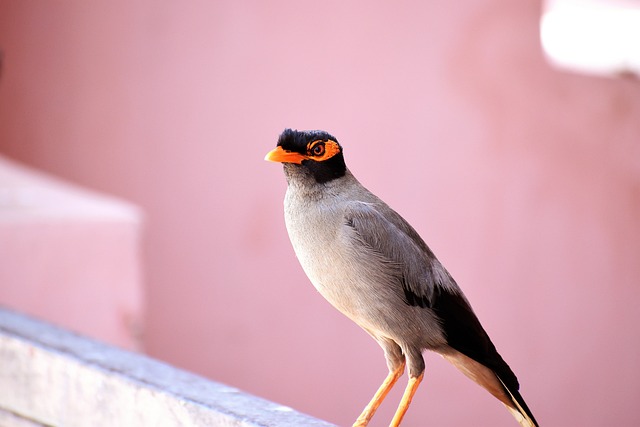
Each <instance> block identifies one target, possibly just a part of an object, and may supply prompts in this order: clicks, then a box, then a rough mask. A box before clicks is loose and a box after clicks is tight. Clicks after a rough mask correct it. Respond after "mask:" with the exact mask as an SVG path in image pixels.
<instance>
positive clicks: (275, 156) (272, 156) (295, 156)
mask: <svg viewBox="0 0 640 427" xmlns="http://www.w3.org/2000/svg"><path fill="white" fill-rule="evenodd" d="M264 159H265V160H267V161H270V162H280V163H296V164H298V165H299V164H300V163H302V161H303V160H306V159H308V157H307V156H303V155H302V154H300V153H296V152H293V151H287V150H284V149H283V148H282V147H276V148H274V149H273V150H271V151H269V152H268V153H267V155H266V156H265V158H264Z"/></svg>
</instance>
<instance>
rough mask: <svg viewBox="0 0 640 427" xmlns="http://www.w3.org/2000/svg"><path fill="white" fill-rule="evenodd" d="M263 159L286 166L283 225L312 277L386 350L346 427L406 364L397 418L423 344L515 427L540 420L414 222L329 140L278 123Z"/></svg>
mask: <svg viewBox="0 0 640 427" xmlns="http://www.w3.org/2000/svg"><path fill="white" fill-rule="evenodd" d="M265 160H269V161H273V162H280V163H283V165H284V173H285V176H286V179H287V183H288V187H287V193H286V196H285V199H284V214H285V223H286V227H287V231H288V233H289V238H290V239H291V243H292V245H293V249H294V250H295V253H296V255H297V257H298V260H299V261H300V264H301V265H302V268H303V269H304V271H305V273H306V274H307V276H308V277H309V279H310V280H311V283H313V285H314V286H315V288H316V289H317V290H318V291H319V292H320V294H322V296H324V297H325V298H326V299H327V301H329V302H330V303H331V304H332V305H333V306H334V307H335V308H337V309H338V310H339V311H341V312H342V313H343V314H345V315H346V316H347V317H349V318H350V319H351V320H353V321H354V322H355V323H357V324H358V325H359V326H360V327H362V328H363V329H364V330H365V331H367V332H368V333H369V334H370V335H371V336H372V337H373V339H375V340H376V341H377V342H378V344H380V346H381V347H382V350H383V351H384V356H385V358H386V360H387V366H388V368H389V374H388V375H387V377H386V378H385V380H384V382H383V383H382V385H381V386H380V388H379V389H378V391H377V392H376V393H375V395H374V396H373V398H372V400H371V402H369V404H368V405H367V406H366V407H365V408H364V411H363V412H362V414H361V415H360V416H359V417H358V419H357V420H356V422H355V423H354V426H366V425H367V424H368V423H369V421H370V420H371V418H372V417H373V415H374V413H375V411H376V409H377V408H378V407H379V406H380V403H381V402H382V401H383V400H384V398H385V397H386V396H387V393H389V391H390V390H391V388H392V387H393V385H394V384H395V383H396V381H397V380H398V378H400V376H402V374H403V373H404V369H405V365H406V366H407V367H408V370H409V382H408V383H407V387H406V389H405V391H404V395H403V396H402V400H401V401H400V405H399V406H398V409H397V411H396V413H395V415H394V417H393V420H392V422H391V426H398V425H400V422H401V421H402V418H403V416H404V415H405V413H406V411H407V409H408V407H409V404H410V403H411V399H412V398H413V395H414V394H415V392H416V390H417V388H418V386H419V385H420V382H421V381H422V378H423V376H424V369H425V365H424V359H423V358H422V352H423V351H424V350H431V351H435V352H436V353H439V354H440V355H442V356H443V357H444V358H445V359H447V360H448V361H449V362H451V363H452V364H453V365H454V366H455V367H456V368H458V369H459V370H460V371H462V373H463V374H465V375H466V376H467V377H469V378H470V379H472V380H473V381H475V382H476V383H478V384H479V385H481V386H482V387H484V388H485V389H486V390H487V391H488V392H489V393H491V394H492V395H493V396H495V397H496V398H497V399H498V400H500V402H502V403H503V404H504V405H505V406H506V407H507V409H508V410H509V411H510V412H511V413H512V414H513V416H514V417H515V418H516V419H517V420H518V422H519V423H520V424H521V425H522V426H524V427H535V426H538V424H537V422H536V420H535V418H534V417H533V414H532V413H531V411H530V410H529V408H528V407H527V404H526V403H525V401H524V399H523V398H522V396H521V395H520V393H519V392H518V389H519V385H518V379H517V378H516V376H515V374H514V373H513V371H512V370H511V368H509V365H507V363H506V362H505V361H504V360H503V359H502V357H501V356H500V354H498V352H497V351H496V348H495V346H494V345H493V343H492V342H491V340H490V339H489V336H488V335H487V333H486V332H485V330H484V329H483V328H482V325H481V324H480V322H479V321H478V318H477V317H476V315H475V314H474V312H473V310H472V309H471V306H470V305H469V302H468V301H467V298H466V297H465V296H464V294H463V293H462V291H461V290H460V287H459V286H458V284H457V283H456V282H455V280H453V278H452V277H451V275H450V274H449V273H448V272H447V270H446V269H445V268H444V267H443V266H442V264H440V261H438V259H437V258H436V257H435V255H434V254H433V252H432V251H431V250H430V249H429V247H428V246H427V245H426V243H425V242H424V241H423V240H422V238H421V237H420V236H419V235H418V233H417V232H416V231H415V230H414V229H413V227H411V225H409V223H408V222H407V221H405V220H404V219H403V218H402V217H401V216H400V215H399V214H398V213H396V212H395V211H394V210H393V209H391V208H390V207H389V206H387V204H385V203H384V202H383V201H382V200H380V199H379V198H378V197H376V196H375V195H374V194H372V193H371V192H370V191H369V190H367V189H366V188H365V187H364V186H363V185H362V184H360V182H358V180H357V179H356V178H355V177H354V176H353V175H352V174H351V172H350V171H349V169H347V167H346V165H345V161H344V156H343V151H342V146H341V145H340V144H339V143H338V141H337V140H336V138H334V137H333V136H331V135H330V134H328V133H327V132H324V131H296V130H291V129H286V130H285V131H284V132H283V133H282V135H280V138H279V139H278V145H277V147H276V148H275V149H274V150H272V151H270V152H269V153H268V154H267V156H266V158H265Z"/></svg>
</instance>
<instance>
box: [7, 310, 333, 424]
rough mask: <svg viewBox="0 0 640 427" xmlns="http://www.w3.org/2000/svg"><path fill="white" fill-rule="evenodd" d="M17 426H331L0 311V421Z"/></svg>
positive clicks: (148, 360)
mask: <svg viewBox="0 0 640 427" xmlns="http://www.w3.org/2000/svg"><path fill="white" fill-rule="evenodd" d="M11 419H14V420H15V424H14V425H19V426H23V425H24V426H37V425H41V424H43V425H50V426H69V427H73V426H87V425H91V426H95V427H99V426H115V425H117V426H229V427H231V426H238V427H240V426H243V427H244V426H246V427H257V426H260V427H271V426H273V427H276V426H291V427H293V426H311V427H330V426H331V425H332V424H329V423H326V422H324V421H321V420H318V419H315V418H312V417H309V416H307V415H304V414H301V413H299V412H296V411H295V410H293V409H291V408H288V407H285V406H282V405H278V404H276V403H273V402H269V401H267V400H264V399H261V398H258V397H255V396H251V395H249V394H246V393H243V392H242V391H240V390H238V389H235V388H233V387H229V386H226V385H222V384H218V383H215V382H212V381H209V380H206V379H204V378H202V377H199V376H197V375H194V374H191V373H189V372H186V371H182V370H179V369H176V368H174V367H172V366H169V365H167V364H165V363H162V362H159V361H157V360H154V359H151V358H149V357H146V356H143V355H140V354H137V353H132V352H129V351H125V350H120V349H118V348H115V347H111V346H108V345H106V344H102V343H100V342H97V341H94V340H91V339H88V338H84V337H81V336H79V335H76V334H73V333H71V332H68V331H66V330H64V329H60V328H58V327H55V326H52V325H49V324H46V323H44V322H41V321H38V320H34V319H32V318H29V317H27V316H24V315H22V314H18V313H15V312H12V311H9V310H6V309H0V420H3V421H6V420H11Z"/></svg>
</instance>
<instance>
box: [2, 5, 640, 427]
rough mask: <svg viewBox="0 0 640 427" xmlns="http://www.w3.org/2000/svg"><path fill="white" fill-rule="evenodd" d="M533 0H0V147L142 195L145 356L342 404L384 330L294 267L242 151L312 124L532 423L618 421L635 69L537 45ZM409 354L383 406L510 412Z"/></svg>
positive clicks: (636, 231) (635, 344) (628, 380)
mask: <svg viewBox="0 0 640 427" xmlns="http://www.w3.org/2000/svg"><path fill="white" fill-rule="evenodd" d="M539 12H540V5H539V4H538V2H536V1H529V2H513V1H509V0H475V1H466V2H457V3H456V2H448V1H447V2H445V1H437V2H418V1H414V2H410V4H409V3H403V4H402V5H401V6H398V3H396V4H395V5H391V4H390V3H389V2H379V4H372V3H366V4H364V3H362V4H360V5H357V4H355V3H346V2H337V1H336V2H322V3H319V2H316V3H314V4H311V3H309V4H304V5H303V4H301V3H300V2H236V1H220V2H186V3H185V2H178V1H169V0H162V1H158V2H143V1H141V2H128V1H116V2H106V1H105V2H82V1H68V2H63V3H60V2H56V3H51V2H44V3H43V2H36V1H25V0H15V1H10V0H5V1H3V2H1V3H0V47H1V48H2V49H3V50H4V52H5V55H4V56H5V60H4V62H5V64H4V71H3V74H2V80H1V81H0V151H1V152H2V153H3V154H6V155H8V156H11V157H13V158H15V159H19V160H21V161H24V162H27V163H29V164H31V165H35V166H37V167H40V168H42V169H44V170H46V171H48V172H52V173H55V174H58V175H60V176H62V177H64V178H67V179H70V180H73V181H75V182H78V183H81V184H83V185H86V186H89V187H92V188H95V189H98V190H101V191H106V192H110V193H112V194H115V195H117V196H119V197H123V198H126V199H129V200H131V201H133V202H134V203H136V204H138V205H140V206H142V207H143V208H144V209H145V211H146V215H147V217H146V220H147V228H146V237H145V239H146V240H145V247H144V250H145V257H146V260H145V262H146V271H145V274H144V276H145V278H146V280H147V296H148V301H147V309H148V316H147V321H146V336H145V342H146V350H147V352H148V353H149V354H151V355H153V356H156V357H159V358H161V359H164V360H167V361H169V362H171V363H174V364H177V365H179V366H182V367H185V368H188V369H190V370H193V371H196V372H199V373H201V374H204V375H206V376H208V377H211V378H214V379H216V380H219V381H222V382H226V383H229V384H232V385H235V386H238V387H240V388H243V389H245V390H248V391H250V392H253V393H255V394H258V395H261V396H265V397H268V398H270V399H274V400H277V401H280V402H281V403H284V404H288V405H291V406H294V407H296V408H297V409H299V410H302V411H306V412H309V413H311V414H313V415H316V416H319V417H322V418H325V419H328V420H330V421H333V422H336V423H339V424H341V425H345V424H348V423H349V422H350V421H353V419H354V418H355V417H356V416H357V414H358V413H359V411H360V410H361V409H362V406H364V404H365V403H366V402H367V401H368V399H369V398H370V397H371V394H372V393H373V392H374V390H375V388H376V387H377V386H378V384H379V382H380V381H381V380H382V378H383V377H384V375H385V373H386V367H385V364H384V361H383V358H382V353H381V351H380V350H379V349H378V348H377V346H376V344H375V343H374V342H373V341H372V340H371V339H370V338H369V337H368V336H366V334H365V333H363V332H362V331H360V330H359V329H358V328H357V327H356V326H354V325H352V324H351V323H350V322H349V321H348V320H346V319H345V318H343V317H342V316H341V315H340V314H338V313H337V312H335V311H334V310H333V309H332V308H331V307H329V306H328V304H327V303H325V302H324V301H323V300H322V298H321V297H320V296H319V295H317V294H316V292H315V291H314V290H313V288H312V287H311V285H310V284H309V283H308V282H307V280H306V278H305V277H304V275H303V273H302V271H301V269H300V267H299V266H298V264H297V262H296V260H295V258H294V255H293V251H292V250H291V248H290V245H289V242H288V239H287V236H286V232H285V229H284V225H283V220H282V197H283V194H284V190H285V182H284V178H283V176H282V172H281V170H280V168H279V167H278V166H276V165H273V164H268V163H266V162H263V161H262V158H263V157H264V154H265V153H266V151H267V150H269V149H270V148H272V147H273V145H274V144H275V141H276V138H277V136H278V134H279V132H280V131H281V130H282V129H283V128H284V127H287V126H289V127H296V128H301V129H304V128H323V129H326V130H328V131H330V132H332V133H333V134H335V135H336V136H337V137H338V138H339V139H340V141H341V142H342V143H343V145H344V146H345V147H346V155H347V161H348V164H349V165H350V167H351V169H352V170H353V171H354V172H355V174H356V175H357V176H358V177H359V178H360V180H361V181H362V182H364V183H366V184H367V185H368V187H369V188H370V189H372V190H374V191H375V192H376V193H377V194H379V195H380V196H382V197H383V198H384V199H386V200H387V201H388V202H389V203H390V204H391V205H392V206H394V207H395V208H396V209H397V210H399V211H400V212H401V213H402V214H403V215H404V216H405V217H406V218H407V219H409V220H410V221H411V222H412V223H413V224H414V225H415V226H416V228H417V229H418V230H419V231H420V232H421V233H422V235H423V236H424V237H425V238H426V240H427V241H428V242H429V243H430V245H431V247H432V248H433V249H434V251H435V252H436V253H437V254H438V255H439V257H440V259H441V260H442V261H443V262H444V263H445V265H447V266H448V268H449V270H450V271H451V272H452V274H453V275H454V276H455V277H456V278H457V280H458V282H459V283H460V284H461V285H462V286H463V288H464V289H465V292H466V293H467V296H468V297H469V298H470V300H471V301H472V303H473V305H474V307H475V309H476V311H477V313H478V315H479V316H480V318H481V319H482V321H483V323H484V325H485V327H486V329H487V330H488V331H489V332H490V334H491V335H492V337H493V339H494V341H495V342H496V344H497V346H498V348H499V350H500V351H501V353H502V354H503V356H504V357H505V358H506V359H507V360H508V361H509V362H510V364H511V366H512V367H513V368H514V370H515V371H516V373H517V374H518V376H519V378H520V380H521V383H522V391H523V394H524V396H525V397H526V399H527V401H528V402H529V404H530V406H531V407H532V408H533V410H534V412H535V414H536V416H537V417H538V419H539V421H540V422H541V423H543V425H549V426H578V425H580V426H605V425H607V426H611V425H615V426H633V425H639V424H640V415H639V413H638V411H635V410H633V408H634V406H635V405H636V403H637V402H638V399H640V369H638V360H640V332H638V331H639V328H638V325H639V324H640V310H639V309H638V303H637V301H638V297H640V290H639V289H640V288H638V285H639V279H640V262H638V260H639V259H640V221H639V218H640V85H638V82H637V81H630V80H622V79H616V80H614V79H611V80H609V79H601V78H592V77H586V76H579V75H573V74H568V73H562V72H558V71H555V70H553V69H551V68H549V67H548V66H547V64H546V63H545V61H544V59H543V57H542V54H541V51H540V46H539V42H538V18H539ZM0 286H8V285H7V284H4V283H3V284H0ZM426 359H427V377H426V381H425V382H424V383H423V386H422V388H421V390H420V391H419V393H418V395H417V397H416V400H415V403H414V405H413V407H412V408H411V411H410V412H409V415H408V417H407V419H406V424H405V425H407V426H423V425H437V426H460V425H474V426H497V425H505V426H511V425H514V422H513V420H511V419H510V415H509V414H508V413H507V411H505V410H504V409H503V408H502V407H501V405H499V404H498V403H497V402H495V401H494V400H493V398H491V397H490V396H488V395H487V394H486V393H485V392H483V391H482V390H480V389H479V388H478V387H477V386H475V385H474V384H471V383H470V382H469V381H468V380H466V379H465V378H464V377H463V376H462V375H460V374H458V373H457V372H455V371H454V369H453V368H451V367H449V366H448V365H446V363H445V362H444V361H443V360H441V359H440V358H438V357H434V356H433V355H427V358H426ZM403 384H404V383H403ZM399 392H400V390H398V392H396V393H394V394H393V395H392V396H391V397H390V399H389V402H388V403H387V404H386V405H384V406H383V408H382V409H381V413H380V414H379V415H378V416H377V417H376V418H375V423H373V424H372V425H375V426H384V425H387V424H388V421H389V418H390V416H391V413H392V412H393V410H394V409H395V405H396V403H397V401H398V399H399Z"/></svg>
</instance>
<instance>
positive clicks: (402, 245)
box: [344, 202, 457, 307]
mask: <svg viewBox="0 0 640 427" xmlns="http://www.w3.org/2000/svg"><path fill="white" fill-rule="evenodd" d="M344 224H345V226H347V227H349V228H350V229H351V230H350V231H352V232H353V233H352V236H353V237H354V239H353V240H354V242H355V244H356V245H359V246H360V247H362V248H364V249H365V250H366V251H367V252H368V253H369V254H371V255H374V256H377V257H378V258H379V259H380V261H382V262H385V263H386V264H390V265H392V266H394V267H395V268H394V270H395V271H396V276H397V277H396V279H397V281H396V282H397V283H398V284H400V285H402V290H403V291H404V297H405V302H406V303H407V304H409V305H413V306H420V307H431V306H432V304H433V302H434V295H435V294H436V293H437V292H438V291H437V290H436V287H445V288H447V287H449V286H455V287H456V288H457V285H455V282H453V279H451V276H449V273H447V271H446V270H445V269H444V267H442V265H441V264H440V262H439V261H438V260H437V259H436V257H435V256H434V255H433V253H432V252H431V250H430V249H429V248H428V247H427V245H426V243H425V242H424V241H423V240H422V238H421V237H420V236H419V235H418V233H417V232H416V231H415V230H414V229H413V227H411V225H409V223H407V222H406V221H405V220H404V219H403V218H402V217H401V216H400V215H399V214H398V213H396V212H395V211H394V210H392V209H391V208H389V207H388V206H387V205H384V204H383V203H365V202H354V203H351V204H350V205H349V206H348V208H347V209H346V211H345V215H344Z"/></svg>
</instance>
